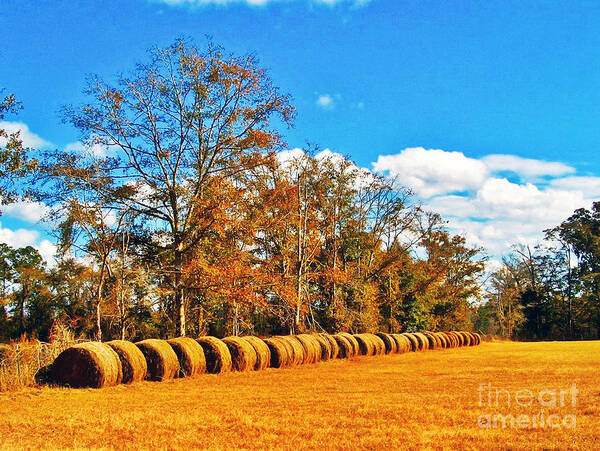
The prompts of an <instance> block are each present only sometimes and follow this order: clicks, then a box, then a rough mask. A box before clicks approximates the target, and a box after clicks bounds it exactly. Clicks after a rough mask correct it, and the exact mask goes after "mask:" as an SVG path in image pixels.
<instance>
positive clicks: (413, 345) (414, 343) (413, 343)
mask: <svg viewBox="0 0 600 451" xmlns="http://www.w3.org/2000/svg"><path fill="white" fill-rule="evenodd" d="M401 335H402V336H403V337H406V338H407V339H408V341H409V342H410V350H411V351H412V352H416V351H418V350H419V340H418V339H417V337H415V336H414V335H413V334H410V333H407V332H404V333H403V334H401Z"/></svg>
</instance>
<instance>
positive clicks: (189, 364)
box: [167, 337, 206, 377]
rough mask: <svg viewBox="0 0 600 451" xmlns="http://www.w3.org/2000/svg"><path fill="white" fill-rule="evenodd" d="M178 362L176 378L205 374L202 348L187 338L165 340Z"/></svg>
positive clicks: (204, 359)
mask: <svg viewBox="0 0 600 451" xmlns="http://www.w3.org/2000/svg"><path fill="white" fill-rule="evenodd" d="M167 343H169V345H170V346H171V347H172V348H173V351H175V354H176V355H177V360H178V361H179V374H178V377H193V376H197V375H199V374H204V373H206V358H205V357H204V351H203V350H202V346H200V345H199V344H198V342H197V341H196V340H194V339H193V338H189V337H179V338H173V339H171V340H167Z"/></svg>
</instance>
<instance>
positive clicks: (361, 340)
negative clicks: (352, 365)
mask: <svg viewBox="0 0 600 451" xmlns="http://www.w3.org/2000/svg"><path fill="white" fill-rule="evenodd" d="M354 338H355V339H356V341H357V342H358V346H359V355H375V343H374V342H373V338H372V337H371V335H370V334H354Z"/></svg>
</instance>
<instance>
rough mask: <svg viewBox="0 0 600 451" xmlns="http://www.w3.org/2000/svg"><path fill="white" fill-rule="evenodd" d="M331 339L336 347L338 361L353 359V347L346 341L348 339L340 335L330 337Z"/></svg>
mask: <svg viewBox="0 0 600 451" xmlns="http://www.w3.org/2000/svg"><path fill="white" fill-rule="evenodd" d="M332 338H333V339H334V340H335V342H336V344H337V345H338V355H337V356H338V359H348V358H350V357H353V356H354V355H355V354H354V347H353V346H352V344H351V343H350V342H349V341H348V339H347V338H346V337H344V336H342V335H339V334H336V335H332Z"/></svg>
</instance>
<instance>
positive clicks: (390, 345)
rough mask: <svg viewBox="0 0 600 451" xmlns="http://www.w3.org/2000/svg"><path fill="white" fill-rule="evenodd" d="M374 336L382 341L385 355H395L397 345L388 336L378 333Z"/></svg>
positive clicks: (392, 338)
mask: <svg viewBox="0 0 600 451" xmlns="http://www.w3.org/2000/svg"><path fill="white" fill-rule="evenodd" d="M375 335H377V336H378V337H379V338H380V339H381V340H382V341H383V344H384V345H385V353H386V354H396V353H397V352H398V343H397V342H396V340H395V339H394V337H392V336H391V335H390V334H385V333H383V332H378V333H376V334H375Z"/></svg>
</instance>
